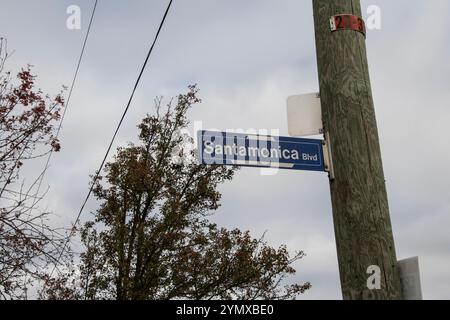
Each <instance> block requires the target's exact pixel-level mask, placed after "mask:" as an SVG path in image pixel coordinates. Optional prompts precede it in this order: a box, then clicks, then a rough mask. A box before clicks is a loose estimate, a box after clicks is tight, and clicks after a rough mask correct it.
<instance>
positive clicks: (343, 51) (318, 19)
mask: <svg viewBox="0 0 450 320" xmlns="http://www.w3.org/2000/svg"><path fill="white" fill-rule="evenodd" d="M313 7H314V23H315V32H316V49H317V61H318V71H319V82H320V98H321V104H322V114H323V124H324V130H325V132H326V136H327V137H329V141H328V144H329V146H330V147H331V155H332V161H333V164H334V168H333V169H334V179H331V180H330V188H331V198H332V206H333V219H334V229H335V237H336V245H337V255H338V261H339V271H340V279H341V287H342V294H343V298H344V299H401V298H402V297H401V287H400V278H399V274H398V268H397V258H396V254H395V246H394V238H393V234H392V227H391V221H390V217H389V208H388V200H387V193H386V186H385V180H384V173H383V167H382V161H381V152H380V146H379V140H378V131H377V125H376V119H375V111H374V105H373V99H372V92H371V87H370V79H369V71H368V64H367V56H366V45H365V36H364V34H363V33H361V32H357V31H355V30H340V31H334V32H332V31H331V27H330V18H331V17H332V16H335V15H342V14H350V15H354V16H359V17H361V16H362V15H361V5H360V1H359V0H313ZM371 266H376V268H378V267H379V269H378V270H381V273H380V284H381V288H380V289H373V288H372V289H369V287H368V285H367V280H368V278H369V277H370V276H371V274H368V273H367V272H368V268H369V267H371ZM369 270H374V269H373V267H372V268H371V269H369ZM375 270H376V269H375ZM375 276H376V275H375Z"/></svg>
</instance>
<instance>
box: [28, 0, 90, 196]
mask: <svg viewBox="0 0 450 320" xmlns="http://www.w3.org/2000/svg"><path fill="white" fill-rule="evenodd" d="M97 4H98V0H95V4H94V8H93V9H92V13H91V18H90V20H89V26H88V29H87V31H86V36H85V37H84V42H83V47H82V48H81V53H80V57H79V58H78V63H77V67H76V69H75V74H74V76H73V79H72V84H71V86H70V90H69V95H68V96H67V101H66V103H65V108H64V110H63V113H62V116H61V121H60V122H59V126H58V129H57V131H56V136H55V137H56V139H58V137H59V133H60V132H61V128H62V124H63V122H64V119H65V117H66V113H67V109H68V108H69V104H70V99H71V98H72V93H73V90H74V88H75V83H76V81H77V78H78V72H79V70H80V66H81V61H82V60H83V57H84V51H85V50H86V44H87V41H88V39H89V34H90V33H91V27H92V22H93V21H94V17H95V11H96V10H97ZM52 155H53V148H52V149H51V150H50V153H49V154H48V157H47V161H46V163H45V166H44V170H43V171H42V172H41V174H40V176H39V177H38V179H39V183H38V187H37V191H36V193H35V195H34V196H35V197H38V195H39V192H40V190H41V185H42V181H43V180H44V176H45V174H46V172H47V170H48V168H49V166H50V160H51V158H52Z"/></svg>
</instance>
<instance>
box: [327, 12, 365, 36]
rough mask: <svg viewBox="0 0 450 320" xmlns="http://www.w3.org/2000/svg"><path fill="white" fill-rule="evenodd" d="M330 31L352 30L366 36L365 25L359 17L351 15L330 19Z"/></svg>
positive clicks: (341, 15)
mask: <svg viewBox="0 0 450 320" xmlns="http://www.w3.org/2000/svg"><path fill="white" fill-rule="evenodd" d="M330 25H331V31H332V32H334V31H339V30H353V31H358V32H361V33H362V34H363V35H364V37H365V36H366V24H365V23H364V20H363V19H362V18H361V17H358V16H354V15H352V14H339V15H336V16H333V17H331V18H330Z"/></svg>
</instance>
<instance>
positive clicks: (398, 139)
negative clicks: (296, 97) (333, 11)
mask: <svg viewBox="0 0 450 320" xmlns="http://www.w3.org/2000/svg"><path fill="white" fill-rule="evenodd" d="M93 3H94V1H93V0H83V1H81V0H78V1H77V0H67V1H66V0H39V1H31V0H0V35H1V36H2V37H5V38H8V41H9V48H10V49H14V50H15V53H14V55H13V56H12V58H11V60H10V61H9V64H8V69H11V70H17V69H18V68H20V67H21V66H24V65H26V64H27V63H30V64H32V65H34V69H33V70H34V72H35V73H36V74H37V75H38V76H39V78H38V85H39V86H40V87H41V88H43V89H44V90H45V91H48V92H53V93H57V92H58V90H59V88H60V86H61V85H62V84H64V85H70V83H71V79H72V77H73V74H74V71H75V66H76V62H77V58H78V55H79V53H80V49H81V45H82V41H83V38H84V35H85V32H86V29H87V26H88V18H89V15H90V12H91V9H92V7H93ZM167 3H168V1H166V0H165V1H163V0H152V1H151V0H133V1H125V0H115V1H113V0H108V1H106V0H100V1H99V6H98V11H97V15H96V18H95V21H94V25H93V27H92V32H91V37H90V39H89V42H88V46H87V49H86V53H85V58H84V60H83V64H82V66H81V70H80V74H79V78H78V81H77V84H76V87H75V91H74V94H73V97H72V101H71V104H70V106H69V110H68V113H67V117H66V120H65V122H64V126H63V130H62V133H61V140H62V146H63V149H62V152H60V153H59V154H56V155H55V156H54V157H53V160H52V163H51V168H50V171H49V173H48V175H47V176H46V180H45V183H46V184H47V185H50V186H51V189H50V192H49V194H48V197H47V200H46V204H45V206H46V207H47V208H48V209H49V210H51V211H53V212H55V214H57V215H58V220H57V221H58V223H60V224H63V225H68V224H69V223H70V221H73V220H74V219H75V217H76V214H77V212H78V210H79V207H80V205H81V203H82V201H83V199H84V197H85V196H86V192H87V191H88V181H89V177H88V175H89V174H91V173H93V172H94V170H96V169H97V168H98V166H99V164H100V162H101V159H102V157H103V155H104V152H105V151H106V146H107V143H109V140H110V138H111V135H112V133H113V130H114V128H115V126H116V125H117V122H118V120H119V118H120V116H121V114H122V111H123V108H124V105H125V104H126V102H127V100H128V97H129V94H130V92H131V89H132V87H133V85H134V81H135V79H136V76H137V74H138V72H139V68H140V66H141V64H142V62H143V60H144V58H145V55H146V52H147V50H148V48H149V45H150V43H151V41H152V39H153V36H154V34H155V32H156V29H157V26H158V24H159V22H160V19H161V17H162V14H163V12H164V10H165V7H166V5H167ZM69 5H78V6H80V8H81V14H82V16H81V18H82V21H81V22H82V24H81V27H82V28H81V30H69V29H67V28H66V19H67V18H68V15H67V14H66V9H67V7H68V6H69ZM369 5H377V6H379V7H380V8H381V18H382V21H381V23H382V25H381V30H369V31H368V36H367V48H368V58H369V65H370V72H371V79H372V86H373V94H374V99H375V107H376V112H377V118H378V126H379V132H380V141H381V148H382V152H383V161H384V169H385V175H386V180H387V188H388V193H389V201H390V209H391V218H392V223H393V229H394V236H395V240H396V247H397V255H398V258H399V259H402V258H407V257H411V256H419V257H420V267H421V276H422V287H423V295H424V297H425V298H426V299H449V298H450V273H449V270H450V232H449V228H450V185H449V184H450V182H449V181H450V170H449V163H450V140H449V135H448V127H449V126H448V123H449V122H450V105H449V101H450V60H449V57H450V43H449V41H448V33H449V32H450V23H449V20H448V19H447V15H448V13H449V12H450V2H449V1H448V0H433V1H432V4H431V1H425V0H396V1H388V0H367V1H362V6H363V10H364V11H365V10H366V8H367V7H368V6H369ZM365 17H367V15H365ZM192 83H198V85H199V87H200V89H201V97H202V99H203V103H202V104H201V105H198V106H196V107H195V109H194V110H192V111H191V113H190V118H191V120H192V121H196V120H197V121H203V126H204V127H205V128H217V129H228V128H242V129H249V128H254V129H268V130H270V129H279V130H280V133H281V134H282V135H287V121H286V99H287V97H288V96H289V95H292V94H301V93H310V92H315V91H318V80H317V69H316V58H315V46H314V31H313V19H312V6H311V1H310V0H307V1H303V0H302V1H299V0H278V1H275V0H248V1H239V0H226V1H225V0H217V1H211V0H190V1H183V0H175V1H174V4H173V7H172V11H171V12H170V14H169V16H168V19H167V21H166V25H165V27H164V29H163V31H162V33H161V36H160V40H159V42H158V43H157V46H156V48H155V50H154V53H153V56H152V58H151V61H150V63H149V66H148V68H147V70H146V72H145V75H144V78H143V79H142V82H141V85H140V86H139V89H138V92H137V94H136V97H135V100H134V103H133V105H132V108H131V110H130V112H129V114H128V116H127V118H126V121H125V124H124V126H123V127H122V129H121V131H120V133H119V136H118V139H117V141H116V142H117V143H116V146H117V145H120V144H124V143H125V142H127V141H130V140H136V138H135V137H136V133H137V130H136V127H135V126H136V124H137V123H138V121H139V120H140V119H141V118H142V117H143V116H144V115H145V114H146V113H147V112H150V113H151V112H153V110H154V107H153V106H154V104H153V99H154V98H155V97H156V96H161V95H162V96H165V97H167V98H170V97H172V96H175V95H177V94H178V93H180V92H183V91H184V90H185V88H186V86H187V85H188V84H192ZM38 167H39V165H38V164H34V165H33V167H30V168H29V170H28V172H30V171H32V170H37V168H38ZM31 173H32V172H31ZM29 179H31V176H30V177H29ZM221 191H222V192H223V201H222V207H221V208H220V209H219V210H218V212H217V215H216V217H215V220H216V221H217V222H218V223H219V224H220V225H223V226H226V227H230V228H232V227H239V228H241V229H249V230H251V231H252V234H253V235H254V236H255V237H259V236H260V235H261V234H262V233H263V232H264V231H266V230H267V231H268V233H267V236H266V237H267V240H268V241H269V243H270V244H273V245H280V244H282V243H286V244H287V245H288V247H289V249H290V250H292V251H293V250H296V249H301V250H304V251H306V253H307V257H306V258H305V259H303V260H301V261H300V262H299V263H298V264H296V267H297V270H298V272H297V275H296V277H295V279H293V280H297V281H311V282H312V284H313V288H312V289H311V290H310V291H309V292H308V293H307V294H305V295H304V296H303V298H306V299H316V298H320V299H341V298H342V297H341V293H340V287H339V276H338V266H337V258H336V247H335V242H334V232H333V224H332V215H331V204H330V195H329V187H328V179H327V176H326V175H324V174H320V173H310V172H292V171H287V172H280V173H279V174H277V175H274V176H261V175H260V172H259V170H257V169H248V168H246V169H242V170H241V171H240V172H239V173H238V174H237V175H236V177H235V179H234V180H233V181H232V182H230V183H227V184H225V185H223V186H221ZM95 208H96V204H95V202H94V201H90V202H89V206H88V210H86V211H85V214H84V216H83V217H84V218H85V219H86V218H88V217H89V214H88V212H89V209H90V210H94V209H95Z"/></svg>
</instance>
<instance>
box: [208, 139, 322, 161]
mask: <svg viewBox="0 0 450 320" xmlns="http://www.w3.org/2000/svg"><path fill="white" fill-rule="evenodd" d="M204 147H205V148H204V152H205V153H206V154H208V155H209V156H212V155H213V154H215V156H216V157H222V156H226V157H230V158H233V157H235V156H239V157H253V158H273V159H285V160H300V154H299V152H298V151H297V150H288V149H283V150H282V149H281V148H280V146H278V147H276V148H268V147H259V148H258V147H252V146H249V147H248V148H247V147H245V146H242V145H241V146H238V145H237V144H235V143H233V144H232V145H225V146H223V145H221V144H218V145H215V144H214V142H212V141H204ZM302 158H303V160H305V161H306V160H310V161H317V160H318V156H317V155H315V156H311V155H309V154H303V155H302Z"/></svg>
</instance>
